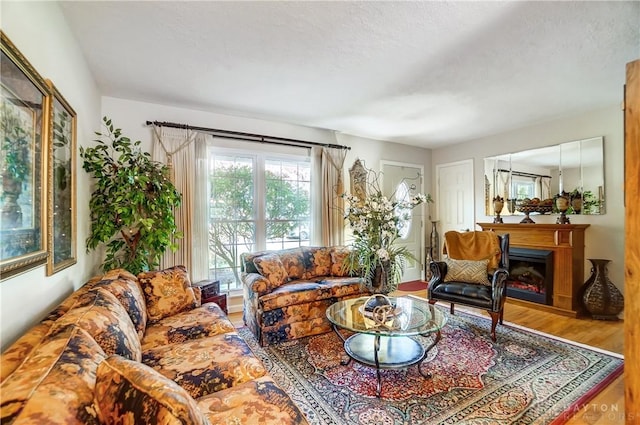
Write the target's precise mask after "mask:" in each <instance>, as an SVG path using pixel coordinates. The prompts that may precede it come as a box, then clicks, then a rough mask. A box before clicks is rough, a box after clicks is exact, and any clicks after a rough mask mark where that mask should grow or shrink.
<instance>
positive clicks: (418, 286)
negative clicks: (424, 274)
mask: <svg viewBox="0 0 640 425" xmlns="http://www.w3.org/2000/svg"><path fill="white" fill-rule="evenodd" d="M427 285H428V283H427V282H425V281H424V280H410V281H409V282H402V283H401V284H399V285H398V290H400V291H407V292H410V291H421V290H423V289H427Z"/></svg>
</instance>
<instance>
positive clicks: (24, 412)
mask: <svg viewBox="0 0 640 425" xmlns="http://www.w3.org/2000/svg"><path fill="white" fill-rule="evenodd" d="M105 357H106V356H105V354H104V351H103V350H102V348H100V346H99V345H98V344H97V343H96V342H95V341H94V340H93V338H91V336H90V335H89V334H88V333H87V332H86V331H85V330H84V329H81V328H79V327H77V326H75V325H68V326H65V327H61V328H57V329H55V330H52V332H51V333H49V334H48V335H47V337H45V339H44V340H43V342H42V343H41V344H40V345H38V346H37V347H36V348H35V349H34V350H33V353H32V354H31V356H29V358H28V359H26V360H25V361H24V362H23V363H22V364H21V365H20V366H19V367H18V368H17V369H16V370H15V372H14V373H12V374H11V375H10V376H9V377H8V378H7V379H6V380H4V381H3V382H2V385H1V386H0V394H2V397H1V400H2V402H1V404H0V423H3V424H5V423H6V424H10V423H16V424H18V423H29V424H39V423H47V424H96V425H97V424H98V423H99V421H98V418H97V414H96V409H95V406H94V403H93V394H94V389H95V379H96V370H97V369H98V365H99V364H100V362H101V361H102V360H103V359H104V358H105Z"/></svg>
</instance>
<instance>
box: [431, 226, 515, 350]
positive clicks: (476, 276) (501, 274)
mask: <svg viewBox="0 0 640 425" xmlns="http://www.w3.org/2000/svg"><path fill="white" fill-rule="evenodd" d="M445 251H446V253H447V257H446V258H445V259H444V261H438V262H435V261H434V262H431V264H430V265H429V267H430V270H431V275H432V277H431V280H430V281H429V287H428V289H427V295H428V298H429V302H430V303H431V304H435V303H436V302H437V301H445V302H448V303H451V314H454V305H455V304H462V305H466V306H470V307H476V308H480V309H484V310H487V312H488V313H489V315H490V316H491V339H492V340H493V341H494V342H495V341H496V325H497V323H498V321H500V324H502V321H503V312H504V302H505V299H506V297H507V286H506V285H507V284H506V281H507V277H508V275H509V271H508V270H509V235H508V234H506V235H502V236H500V235H497V234H495V233H494V232H487V231H483V232H464V233H459V232H447V233H446V234H445Z"/></svg>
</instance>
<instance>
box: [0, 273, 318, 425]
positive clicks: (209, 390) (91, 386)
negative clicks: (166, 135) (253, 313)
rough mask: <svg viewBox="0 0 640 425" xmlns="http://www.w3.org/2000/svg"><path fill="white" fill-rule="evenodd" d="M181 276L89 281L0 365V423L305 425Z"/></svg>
mask: <svg viewBox="0 0 640 425" xmlns="http://www.w3.org/2000/svg"><path fill="white" fill-rule="evenodd" d="M199 299H200V298H199V290H198V288H196V287H192V286H191V283H190V281H189V277H188V275H187V273H186V270H185V269H184V267H181V266H177V267H173V268H171V269H166V270H163V271H158V272H149V273H141V274H140V275H139V276H138V277H136V276H134V275H132V274H130V273H128V272H127V271H125V270H113V271H111V272H109V273H107V274H105V275H103V276H98V277H95V278H93V279H91V280H90V281H89V282H88V283H87V284H86V285H84V286H83V287H82V288H80V289H78V290H77V291H76V292H74V293H73V294H71V295H70V296H69V297H68V298H67V299H66V300H64V301H63V302H62V304H60V305H59V306H58V307H57V308H56V309H55V310H54V311H53V312H51V313H50V314H49V315H48V316H47V317H46V318H45V319H44V320H43V321H42V322H40V323H39V324H37V325H36V326H35V327H33V328H32V329H31V330H30V331H29V332H27V333H26V334H25V335H23V336H22V337H21V338H20V339H19V340H18V341H16V342H15V343H14V344H13V345H12V346H11V347H9V349H7V350H6V351H5V352H4V353H3V354H2V357H1V365H0V367H1V368H0V372H1V376H0V379H1V381H0V394H1V403H0V422H1V423H2V424H16V425H17V424H35V423H38V424H116V423H117V424H148V423H159V424H220V423H234V424H243V423H278V424H306V423H307V422H306V419H305V417H304V415H303V414H302V413H301V411H300V410H299V409H298V407H297V406H296V405H295V404H294V403H293V401H292V400H291V399H290V398H289V397H288V396H287V394H285V393H284V392H283V391H282V389H280V388H279V387H278V386H277V385H276V384H275V383H274V381H273V380H272V379H271V378H270V377H269V376H268V375H267V374H266V370H265V368H264V367H263V365H262V363H261V362H260V360H259V359H258V358H256V357H255V356H254V355H253V354H252V353H251V351H250V349H249V347H248V346H247V344H246V343H245V342H244V341H243V340H242V339H241V338H240V337H239V336H238V334H237V333H236V330H235V329H234V326H233V324H232V323H231V322H230V321H229V319H228V318H227V317H226V316H225V314H224V313H223V312H222V310H221V309H220V307H219V306H218V305H216V304H214V303H207V304H204V305H200V302H199Z"/></svg>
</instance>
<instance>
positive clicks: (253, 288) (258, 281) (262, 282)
mask: <svg viewBox="0 0 640 425" xmlns="http://www.w3.org/2000/svg"><path fill="white" fill-rule="evenodd" d="M242 284H243V285H244V286H245V287H246V290H247V291H248V292H254V293H256V294H258V296H262V295H264V294H267V293H269V292H271V284H270V283H269V281H268V280H267V278H266V277H264V276H262V275H261V274H259V273H244V274H243V275H242Z"/></svg>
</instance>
